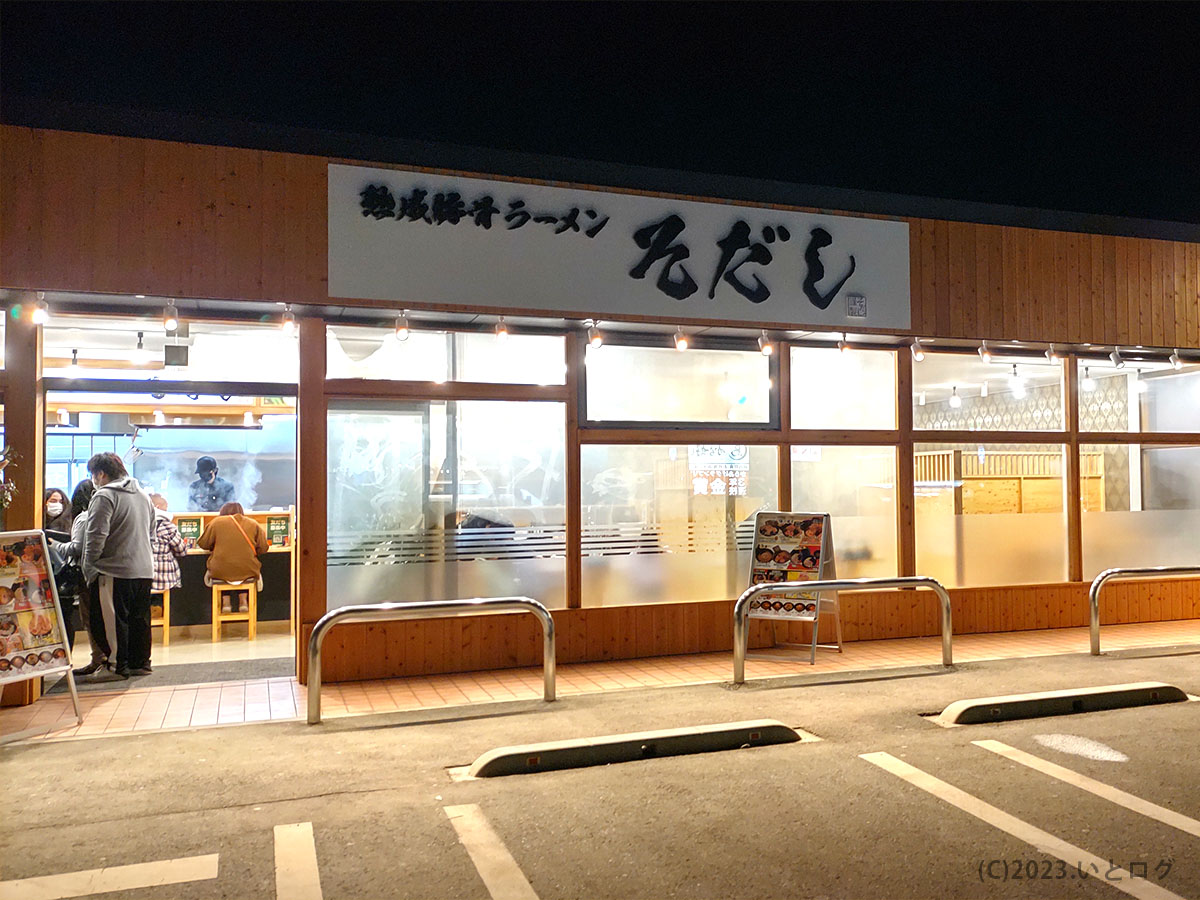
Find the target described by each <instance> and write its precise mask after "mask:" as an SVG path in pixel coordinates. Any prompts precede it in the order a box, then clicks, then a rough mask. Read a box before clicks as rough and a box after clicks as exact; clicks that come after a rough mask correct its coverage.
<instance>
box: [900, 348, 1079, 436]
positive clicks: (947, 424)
mask: <svg viewBox="0 0 1200 900" xmlns="http://www.w3.org/2000/svg"><path fill="white" fill-rule="evenodd" d="M912 403H913V427H914V428H916V429H918V430H920V429H929V430H937V431H1061V430H1063V428H1064V427H1065V423H1064V420H1063V404H1062V364H1061V363H1051V362H1049V361H1048V360H1047V359H1046V358H1045V357H1009V356H1005V357H1000V356H994V357H993V358H992V361H991V362H985V361H984V360H982V359H981V358H980V357H979V355H978V354H970V355H968V354H959V353H926V354H925V358H924V359H923V360H922V361H920V362H914V363H913V399H912Z"/></svg>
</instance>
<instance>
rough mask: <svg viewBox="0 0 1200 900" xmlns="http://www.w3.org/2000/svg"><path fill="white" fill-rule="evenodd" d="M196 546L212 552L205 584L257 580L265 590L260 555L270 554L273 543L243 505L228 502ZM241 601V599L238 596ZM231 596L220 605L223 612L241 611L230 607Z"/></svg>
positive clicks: (227, 595) (259, 585)
mask: <svg viewBox="0 0 1200 900" xmlns="http://www.w3.org/2000/svg"><path fill="white" fill-rule="evenodd" d="M196 546H197V547H199V548H200V549H201V550H211V551H212V555H211V556H209V558H208V571H207V572H205V573H204V583H205V584H207V585H208V586H210V587H211V586H212V583H213V582H214V581H225V582H228V583H229V584H243V583H244V582H247V581H257V582H258V588H259V590H262V563H261V562H260V561H259V559H258V558H259V556H261V555H262V554H264V553H266V552H267V548H268V547H270V546H271V545H270V543H268V541H267V532H266V530H265V529H264V528H263V527H262V526H261V525H259V524H258V523H257V522H256V521H254V520H253V519H251V518H250V517H249V516H247V515H246V513H245V510H243V509H242V504H240V503H226V504H225V505H224V506H222V507H221V511H220V513H218V515H217V517H216V518H215V519H213V520H212V521H211V522H209V523H208V527H207V528H205V529H204V534H202V535H200V540H199V541H197V542H196ZM238 596H239V598H240V597H241V596H242V595H241V594H238ZM229 600H230V598H229V594H225V595H224V597H223V598H222V602H221V612H240V611H241V610H240V609H238V610H235V609H233V608H232V607H231V605H230V602H229Z"/></svg>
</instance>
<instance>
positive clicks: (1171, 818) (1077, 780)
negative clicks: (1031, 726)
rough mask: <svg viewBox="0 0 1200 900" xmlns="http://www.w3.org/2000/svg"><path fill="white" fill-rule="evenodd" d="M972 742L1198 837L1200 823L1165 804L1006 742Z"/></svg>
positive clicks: (1199, 834) (1199, 835)
mask: <svg viewBox="0 0 1200 900" xmlns="http://www.w3.org/2000/svg"><path fill="white" fill-rule="evenodd" d="M971 743H972V744H975V745H976V746H979V747H982V748H983V749H984V750H991V751H992V752H993V753H998V754H999V755H1000V756H1003V757H1004V758H1005V759H1011V760H1012V761H1013V762H1016V763H1020V764H1021V765H1023V766H1028V767H1029V768H1031V769H1036V770H1037V771H1039V772H1041V773H1042V774H1044V775H1049V776H1050V777H1051V778H1057V779H1058V780H1059V781H1065V782H1066V783H1067V784H1071V785H1074V786H1075V787H1077V788H1081V789H1082V790H1085V791H1088V792H1090V793H1093V794H1095V795H1096V796H1097V797H1103V798H1104V799H1105V800H1110V801H1112V802H1113V803H1116V804H1117V805H1118V806H1123V807H1125V808H1126V809H1131V810H1133V811H1134V812H1135V813H1141V814H1142V815H1143V816H1148V817H1150V818H1151V819H1155V820H1157V821H1159V822H1162V823H1163V824H1164V825H1170V826H1171V827H1172V828H1178V829H1179V830H1180V831H1183V832H1186V833H1187V834H1191V835H1195V836H1196V837H1200V822H1197V821H1196V820H1195V819H1190V818H1188V817H1187V816H1185V815H1181V814H1180V813H1177V812H1175V811H1174V810H1170V809H1167V808H1166V807H1165V806H1159V805H1158V804H1156V803H1151V802H1150V801H1149V800H1143V799H1142V798H1141V797H1135V796H1134V795H1133V794H1129V793H1126V792H1125V791H1122V790H1120V789H1119V788H1115V787H1112V786H1111V785H1107V784H1105V783H1104V782H1102V781H1097V780H1096V779H1094V778H1088V777H1087V776H1086V775H1080V774H1079V773H1078V772H1072V771H1071V770H1070V769H1066V768H1063V767H1062V766H1060V765H1058V764H1057V763H1052V762H1050V761H1049V760H1047V759H1042V758H1041V757H1039V756H1034V755H1033V754H1032V753H1026V752H1025V751H1024V750H1018V749H1017V748H1016V747H1010V746H1009V745H1008V744H1005V743H1002V742H1000V741H971Z"/></svg>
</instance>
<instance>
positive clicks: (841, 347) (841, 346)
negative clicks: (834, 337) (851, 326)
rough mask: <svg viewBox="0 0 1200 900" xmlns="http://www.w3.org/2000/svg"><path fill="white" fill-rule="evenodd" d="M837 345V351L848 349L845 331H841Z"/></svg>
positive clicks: (841, 351)
mask: <svg viewBox="0 0 1200 900" xmlns="http://www.w3.org/2000/svg"><path fill="white" fill-rule="evenodd" d="M837 347H838V352H839V353H845V352H846V351H847V350H849V349H850V345H849V344H847V343H846V332H844V331H843V332H842V339H841V340H840V341H838V345H837Z"/></svg>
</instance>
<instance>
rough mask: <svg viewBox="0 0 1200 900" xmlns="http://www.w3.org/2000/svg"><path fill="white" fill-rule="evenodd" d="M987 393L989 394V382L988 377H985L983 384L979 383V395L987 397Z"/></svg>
mask: <svg viewBox="0 0 1200 900" xmlns="http://www.w3.org/2000/svg"><path fill="white" fill-rule="evenodd" d="M987 395H988V383H987V379H986V378H985V379H983V384H981V385H979V396H980V397H986V396H987Z"/></svg>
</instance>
